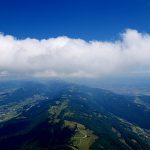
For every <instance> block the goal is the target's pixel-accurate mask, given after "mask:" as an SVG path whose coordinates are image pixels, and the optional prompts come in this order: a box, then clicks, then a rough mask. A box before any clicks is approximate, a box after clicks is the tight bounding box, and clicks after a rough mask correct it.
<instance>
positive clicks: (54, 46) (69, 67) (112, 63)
mask: <svg viewBox="0 0 150 150" xmlns="http://www.w3.org/2000/svg"><path fill="white" fill-rule="evenodd" d="M121 38H122V39H121V40H118V41H114V42H102V41H90V42H86V41H84V40H82V39H71V38H68V37H58V38H50V39H43V40H37V39H30V38H27V39H24V40H19V39H16V38H15V37H13V36H10V35H3V34H0V74H1V75H4V74H7V75H8V74H9V75H11V74H13V75H14V74H17V75H18V74H19V75H21V76H25V75H27V76H36V77H99V76H103V75H109V74H110V75H111V74H115V73H126V72H138V71H141V70H142V71H143V70H145V71H146V72H148V71H149V70H150V35H149V34H143V33H139V32H138V31H136V30H131V29H128V30H127V31H126V32H125V33H123V34H122V37H121Z"/></svg>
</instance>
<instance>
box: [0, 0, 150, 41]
mask: <svg viewBox="0 0 150 150" xmlns="http://www.w3.org/2000/svg"><path fill="white" fill-rule="evenodd" d="M127 28H131V29H136V30H138V31H139V32H146V33H150V0H0V32H2V33H4V34H10V35H13V36H15V37H17V38H27V37H30V38H37V39H43V38H50V37H57V36H69V37H71V38H82V39H84V40H116V39H118V38H119V33H120V32H124V31H125V30H126V29H127Z"/></svg>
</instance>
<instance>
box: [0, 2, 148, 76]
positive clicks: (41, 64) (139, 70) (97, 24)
mask: <svg viewBox="0 0 150 150" xmlns="http://www.w3.org/2000/svg"><path fill="white" fill-rule="evenodd" d="M0 32H1V34H0V76H1V77H3V76H4V77H5V76H28V77H46V78H50V77H58V78H60V77H73V78H81V77H86V78H99V77H102V76H106V75H108V76H109V75H110V76H112V75H114V74H135V75H137V74H150V0H39V1H38V0H30V1H29V0H13V1H12V0H0Z"/></svg>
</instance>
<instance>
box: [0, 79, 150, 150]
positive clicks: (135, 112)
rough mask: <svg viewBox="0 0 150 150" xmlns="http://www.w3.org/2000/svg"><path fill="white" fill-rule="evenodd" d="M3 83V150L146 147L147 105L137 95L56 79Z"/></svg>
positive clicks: (0, 116)
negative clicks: (124, 94)
mask: <svg viewBox="0 0 150 150" xmlns="http://www.w3.org/2000/svg"><path fill="white" fill-rule="evenodd" d="M7 84H9V83H7ZM7 84H6V85H7ZM6 85H5V87H4V86H3V85H1V87H0V88H1V89H3V90H1V91H2V92H1V93H0V107H1V111H0V121H1V123H0V147H1V148H3V150H10V149H11V150H13V149H14V150H17V149H19V150H20V149H23V150H29V149H37V150H38V149H39V150H47V149H84V150H86V149H93V150H96V149H107V150H109V149H111V150H112V149H116V150H117V149H124V150H128V149H129V150H131V149H133V150H135V149H137V150H140V149H141V150H143V149H145V150H148V149H149V148H150V130H149V129H150V121H149V120H148V119H149V118H150V109H149V107H147V105H145V104H143V103H137V101H136V99H137V97H134V96H123V95H118V94H114V93H112V92H110V91H107V90H102V89H95V88H89V87H85V86H79V85H75V84H69V83H65V82H60V81H49V82H47V81H40V82H20V83H18V84H17V85H16V83H15V84H14V85H13V84H12V86H11V88H10V86H6ZM2 86H3V87H2ZM139 98H140V99H142V97H139ZM146 98H147V97H146ZM147 99H148V98H147ZM147 101H148V100H147ZM6 110H7V111H6Z"/></svg>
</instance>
